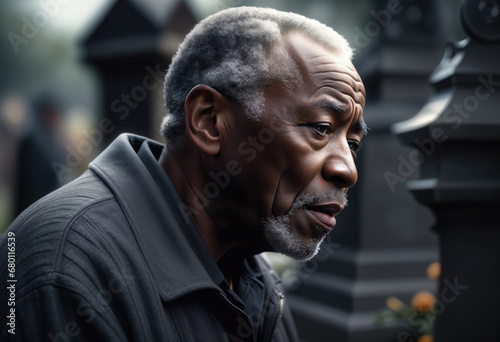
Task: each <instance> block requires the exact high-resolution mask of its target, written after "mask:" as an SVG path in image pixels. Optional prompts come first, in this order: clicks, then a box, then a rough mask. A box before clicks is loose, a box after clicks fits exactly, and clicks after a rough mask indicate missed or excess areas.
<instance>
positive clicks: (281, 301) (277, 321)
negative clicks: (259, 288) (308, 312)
mask: <svg viewBox="0 0 500 342" xmlns="http://www.w3.org/2000/svg"><path fill="white" fill-rule="evenodd" d="M279 296H280V308H279V312H278V317H277V318H276V322H274V328H273V334H272V335H271V336H272V338H271V342H272V341H274V337H275V336H276V332H277V331H278V324H279V322H280V320H281V316H283V308H284V304H285V303H284V302H285V295H284V294H283V293H280V294H279Z"/></svg>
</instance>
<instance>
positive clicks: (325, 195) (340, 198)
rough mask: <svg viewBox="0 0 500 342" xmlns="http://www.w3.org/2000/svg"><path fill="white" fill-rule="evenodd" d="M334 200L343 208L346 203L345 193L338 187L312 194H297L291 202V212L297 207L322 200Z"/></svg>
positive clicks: (300, 207)
mask: <svg viewBox="0 0 500 342" xmlns="http://www.w3.org/2000/svg"><path fill="white" fill-rule="evenodd" d="M332 200H333V201H334V202H336V203H339V204H340V205H341V206H342V207H343V208H345V207H346V206H347V204H348V201H347V194H346V193H345V192H344V191H343V190H342V189H340V188H334V189H331V190H328V191H325V192H320V193H317V194H314V195H309V194H302V195H299V196H298V197H297V198H296V199H295V200H294V201H293V204H292V208H291V209H292V210H291V211H292V212H293V211H295V210H297V209H302V208H304V207H305V206H308V205H311V204H315V203H318V202H319V203H321V202H324V201H332Z"/></svg>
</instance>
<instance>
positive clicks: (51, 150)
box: [14, 94, 65, 216]
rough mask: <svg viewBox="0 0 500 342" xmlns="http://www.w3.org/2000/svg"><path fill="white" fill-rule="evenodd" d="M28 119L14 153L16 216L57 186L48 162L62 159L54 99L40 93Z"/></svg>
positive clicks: (58, 113) (60, 118)
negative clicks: (15, 162)
mask: <svg viewBox="0 0 500 342" xmlns="http://www.w3.org/2000/svg"><path fill="white" fill-rule="evenodd" d="M32 116H33V119H32V122H31V126H30V128H29V129H28V131H27V132H26V133H25V135H24V137H23V139H22V141H21V143H20V146H19V149H18V154H17V155H18V157H17V167H16V187H15V194H14V195H15V198H16V200H15V214H16V216H17V215H19V214H20V213H21V212H22V211H23V210H24V209H26V208H27V207H28V206H30V205H31V204H32V203H34V202H35V201H37V200H38V199H40V198H42V197H43V196H45V195H46V194H48V193H49V192H51V191H54V190H55V189H57V188H58V187H59V186H60V185H61V184H60V182H59V180H58V177H57V174H56V172H55V170H54V168H53V167H52V163H53V162H61V161H63V160H64V145H65V143H64V136H63V119H64V113H63V109H62V106H61V104H60V102H59V101H58V100H57V99H56V98H55V97H53V96H51V95H47V94H44V95H41V96H39V97H38V99H37V100H35V102H34V105H33V115H32Z"/></svg>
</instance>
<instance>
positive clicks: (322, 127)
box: [309, 122, 332, 135]
mask: <svg viewBox="0 0 500 342" xmlns="http://www.w3.org/2000/svg"><path fill="white" fill-rule="evenodd" d="M309 127H311V128H312V129H314V130H315V131H316V133H318V134H320V135H325V134H328V133H330V131H331V128H332V125H331V124H329V123H326V122H325V123H314V124H310V125H309Z"/></svg>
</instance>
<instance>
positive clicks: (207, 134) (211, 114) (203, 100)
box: [184, 84, 227, 155]
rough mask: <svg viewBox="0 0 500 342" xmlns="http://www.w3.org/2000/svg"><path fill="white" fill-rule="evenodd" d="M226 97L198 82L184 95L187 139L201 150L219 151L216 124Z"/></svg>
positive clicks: (212, 153) (211, 153)
mask: <svg viewBox="0 0 500 342" xmlns="http://www.w3.org/2000/svg"><path fill="white" fill-rule="evenodd" d="M226 104H227V99H226V98H225V97H224V96H223V95H222V94H221V93H219V92H218V91H217V90H215V89H214V88H212V87H210V86H208V85H205V84H199V85H197V86H196V87H194V88H193V89H192V90H191V91H190V92H189V94H188V96H187V97H186V102H185V104H184V113H185V119H186V129H187V134H188V137H189V139H190V140H191V141H192V142H193V143H194V144H195V145H196V147H198V148H199V149H200V150H201V151H202V152H204V153H206V154H209V155H216V154H218V153H219V151H220V147H221V146H220V142H221V138H220V132H219V129H218V125H217V120H220V118H219V117H218V116H219V115H220V114H221V110H222V109H224V108H225V105H226Z"/></svg>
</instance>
